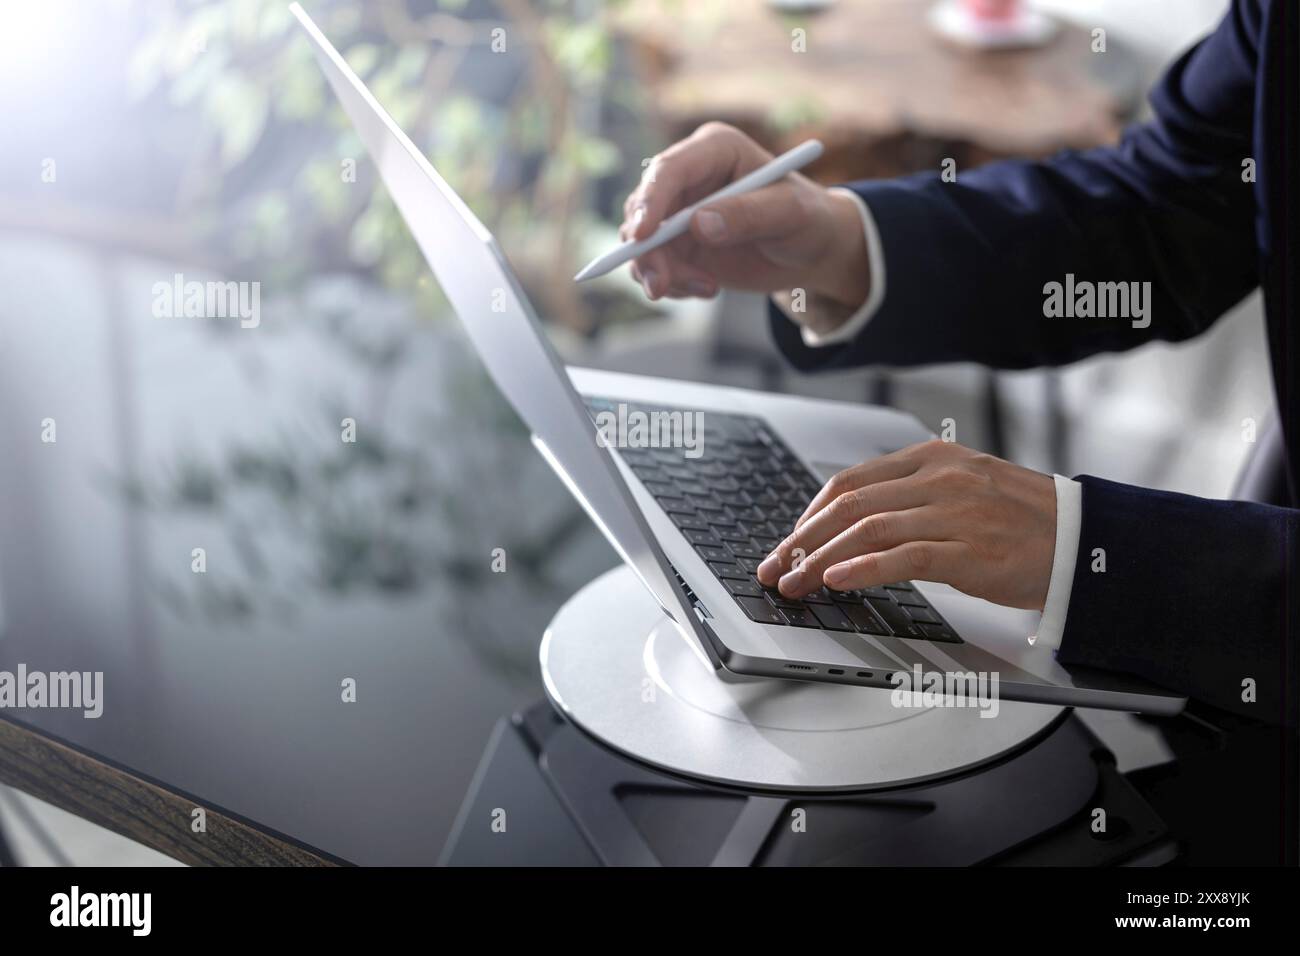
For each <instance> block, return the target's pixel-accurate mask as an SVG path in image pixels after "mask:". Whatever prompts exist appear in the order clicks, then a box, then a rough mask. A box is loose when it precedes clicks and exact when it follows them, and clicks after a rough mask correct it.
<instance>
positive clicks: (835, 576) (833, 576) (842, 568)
mask: <svg viewBox="0 0 1300 956" xmlns="http://www.w3.org/2000/svg"><path fill="white" fill-rule="evenodd" d="M822 580H823V581H825V582H826V584H827V585H828V586H829V587H833V588H837V587H839V586H840V585H841V584H846V583H847V582H848V580H849V566H848V565H847V564H836V565H832V566H831V567H829V568H827V569H826V574H825V575H824V576H823V578H822Z"/></svg>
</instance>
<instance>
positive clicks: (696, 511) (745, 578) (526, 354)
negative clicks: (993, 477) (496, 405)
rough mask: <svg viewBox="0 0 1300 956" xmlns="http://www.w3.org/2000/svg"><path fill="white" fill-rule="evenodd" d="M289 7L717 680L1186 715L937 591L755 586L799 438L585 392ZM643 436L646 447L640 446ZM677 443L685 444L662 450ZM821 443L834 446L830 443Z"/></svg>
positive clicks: (482, 319) (315, 34)
mask: <svg viewBox="0 0 1300 956" xmlns="http://www.w3.org/2000/svg"><path fill="white" fill-rule="evenodd" d="M290 9H291V10H292V12H293V14H294V16H295V17H297V19H298V21H299V23H300V24H301V25H302V27H303V29H304V30H305V31H306V33H307V35H308V37H309V38H310V40H311V42H312V45H313V48H314V52H315V54H316V58H317V61H318V62H319V64H320V67H321V69H322V70H323V72H324V73H325V76H326V78H327V79H328V81H329V84H330V86H331V87H332V88H333V90H334V93H335V94H336V96H337V97H338V99H339V101H340V103H341V104H342V106H343V109H344V111H345V112H346V113H347V115H348V117H349V118H350V120H351V122H352V124H353V126H354V127H355V128H356V131H357V133H358V135H359V136H360V139H361V141H362V143H363V144H364V145H365V148H366V150H367V152H368V153H369V155H370V157H371V159H372V160H373V161H374V163H375V166H376V168H377V170H378V172H379V175H380V177H381V179H382V180H383V182H384V184H385V186H386V187H387V189H388V191H389V193H390V194H391V196H392V198H393V201H394V203H395V204H396V206H397V208H398V210H399V211H400V213H401V215H402V217H403V219H404V220H405V221H406V224H407V226H408V227H409V228H410V230H411V232H412V234H413V235H414V237H415V240H416V242H417V244H418V245H419V247H420V250H421V252H422V253H423V254H424V257H425V259H426V260H427V262H428V264H429V266H430V268H431V269H432V270H433V273H434V275H435V277H436V278H437V280H438V282H439V283H440V284H441V286H442V288H443V290H444V292H445V293H446V295H447V298H448V300H449V301H450V302H451V304H452V307H453V308H454V310H455V311H456V313H457V315H458V316H459V318H460V320H461V322H462V324H463V325H464V327H465V330H466V332H467V334H468V337H469V340H470V342H471V344H472V345H473V347H474V349H475V350H476V352H477V353H478V356H479V357H480V359H481V360H482V362H483V364H484V366H485V367H486V369H487V372H488V374H489V375H490V376H491V378H492V380H493V381H494V382H495V384H496V386H497V388H499V389H500V391H501V392H502V394H503V395H504V396H505V397H506V399H507V400H508V401H509V402H510V403H511V405H513V407H514V409H515V411H516V412H517V413H518V414H519V416H520V417H521V418H522V419H523V421H524V422H525V423H526V424H527V426H528V427H529V429H530V430H531V432H532V439H533V444H534V446H535V447H536V448H537V450H538V452H539V453H540V454H541V455H542V456H543V457H544V458H545V459H546V461H547V462H548V463H549V464H550V466H551V467H552V468H553V469H554V471H555V473H556V474H557V475H558V476H559V477H560V479H561V480H562V481H563V482H564V484H565V486H566V487H567V489H568V490H569V491H570V493H571V494H572V495H573V496H574V498H575V499H576V500H577V501H578V502H579V503H580V504H581V506H582V507H583V509H584V510H585V511H586V513H587V514H588V515H589V516H590V518H591V520H592V521H593V522H595V524H596V525H597V527H598V528H599V529H600V531H601V532H602V533H603V534H604V536H605V537H606V538H607V539H608V541H609V542H610V544H611V545H613V547H614V549H615V550H616V551H617V553H618V554H619V556H620V557H621V558H622V560H623V561H624V562H626V563H627V565H628V566H629V567H631V568H632V569H633V571H634V572H635V573H636V575H637V577H638V578H639V579H640V581H641V583H642V584H643V585H644V586H645V588H646V589H647V590H648V591H649V592H650V594H652V595H653V596H654V598H655V599H656V601H657V602H658V603H659V605H660V607H661V608H662V609H663V612H664V614H665V615H667V616H668V617H669V618H670V619H671V620H672V621H673V622H675V623H676V625H677V626H678V628H679V629H680V631H681V633H682V636H683V638H684V639H686V640H688V641H691V642H693V643H694V644H695V646H696V649H697V650H698V652H699V656H700V657H701V659H702V660H703V661H705V662H706V663H707V665H708V666H710V667H712V668H714V669H715V670H716V672H717V674H718V677H719V678H720V679H733V680H734V679H744V678H781V679H787V680H803V681H826V682H834V683H844V684H858V685H862V686H864V687H878V688H889V689H895V688H898V687H899V686H905V687H908V686H910V688H911V689H912V690H916V691H919V690H921V688H920V687H917V686H911V685H908V684H906V683H905V679H906V680H907V681H914V679H915V677H916V676H917V675H926V676H929V675H948V676H952V675H969V674H980V675H983V674H994V675H997V678H998V686H999V695H1000V697H1002V698H1004V699H1007V700H1024V701H1034V702H1041V703H1050V704H1063V705H1078V706H1090V707H1102V708H1109V709H1116V710H1127V711H1141V712H1147V713H1154V714H1173V713H1177V712H1178V711H1179V710H1181V709H1182V707H1183V705H1184V704H1185V703H1186V698H1184V697H1182V696H1180V695H1177V694H1173V693H1170V692H1168V691H1166V690H1163V689H1161V688H1159V687H1156V686H1154V685H1152V684H1150V683H1148V682H1146V681H1143V680H1140V679H1138V678H1131V677H1128V676H1125V675H1119V674H1112V673H1108V672H1094V671H1085V670H1082V669H1067V668H1065V667H1063V666H1061V665H1059V664H1058V663H1057V662H1056V660H1055V656H1054V654H1053V652H1052V651H1050V650H1048V649H1045V648H1034V647H1033V646H1032V645H1031V644H1030V642H1029V641H1028V640H1027V639H1026V635H1025V634H1023V633H1002V634H997V635H994V636H990V635H989V634H988V633H987V632H986V631H983V630H981V631H980V632H979V633H978V634H976V633H963V632H962V630H961V629H959V628H958V627H955V626H954V624H953V623H952V622H951V621H950V619H949V618H950V615H949V614H947V613H945V608H946V607H949V606H950V605H951V606H953V607H955V606H956V605H955V604H952V603H951V602H954V601H956V600H957V599H958V598H960V599H963V600H966V601H973V600H975V599H973V598H969V597H967V596H964V595H957V594H956V593H955V592H951V591H950V590H946V589H943V588H941V587H937V586H926V587H920V586H917V585H916V584H915V583H913V582H908V581H899V582H895V583H892V584H887V585H884V586H882V587H875V588H866V589H862V590H857V591H848V592H835V591H830V590H827V589H824V588H823V589H822V590H820V591H818V592H817V593H815V594H812V595H810V596H808V597H807V598H804V599H803V600H799V601H789V600H785V599H784V598H782V597H781V595H779V594H778V593H776V592H775V591H773V590H770V589H768V588H765V587H764V586H762V585H761V584H759V582H758V581H757V579H756V578H755V576H754V571H755V568H756V567H757V565H758V562H759V561H761V560H762V559H763V557H765V556H766V554H767V553H768V552H769V551H770V550H771V549H772V548H773V547H775V545H776V544H777V543H778V542H779V541H780V540H781V539H782V538H783V537H784V536H785V535H786V534H787V533H788V532H789V530H790V529H791V527H792V526H793V523H794V520H795V519H796V518H797V517H799V515H800V514H801V513H802V510H803V508H804V506H805V505H806V504H807V503H808V501H809V500H811V498H812V497H813V495H814V494H815V493H816V492H817V491H818V489H819V488H820V487H821V485H822V481H821V480H820V479H819V477H818V476H817V475H815V474H814V472H813V470H812V469H811V468H810V467H809V466H808V462H807V461H806V460H805V458H804V457H803V456H801V455H800V454H799V453H798V452H797V451H796V450H795V448H796V447H797V443H795V442H792V441H790V440H788V439H790V438H791V435H790V434H789V433H788V430H787V431H785V432H783V431H782V430H781V429H780V428H777V427H775V426H774V425H773V423H772V422H771V421H770V420H768V418H767V417H766V416H764V415H763V414H762V408H763V402H762V396H761V393H751V394H752V395H753V396H754V398H753V400H752V401H748V402H741V403H732V405H733V407H732V408H730V409H727V408H701V407H691V406H690V405H686V404H682V403H680V402H675V401H674V400H673V398H672V394H671V386H668V388H667V393H666V394H664V395H662V397H659V398H656V399H655V400H654V401H651V402H647V401H645V400H644V396H643V400H642V401H632V400H629V399H628V396H626V395H620V394H607V393H605V394H600V393H592V394H583V393H580V392H579V390H578V389H577V388H575V387H574V384H573V382H572V381H571V378H570V376H569V374H568V372H567V371H566V369H565V367H564V365H563V364H562V362H561V361H560V359H559V357H558V356H557V355H556V353H555V351H554V349H553V348H552V347H551V345H550V343H549V341H548V339H547V337H546V335H545V333H544V332H543V330H542V328H541V325H540V323H539V321H538V319H537V316H536V315H535V314H534V312H533V309H532V306H531V305H530V303H529V301H528V297H527V296H526V295H525V293H524V291H523V289H522V287H521V286H520V283H519V281H518V280H517V278H516V276H515V273H514V272H513V270H512V269H511V267H510V264H509V262H508V261H507V259H506V257H505V255H504V254H503V252H502V251H501V249H500V247H499V246H498V245H497V242H496V240H495V239H494V238H493V236H492V234H491V233H490V232H489V231H488V230H487V229H486V228H485V227H484V226H483V224H482V223H481V222H480V221H479V220H478V218H477V217H476V216H475V215H474V213H473V212H472V211H471V210H470V209H469V207H468V206H466V205H465V203H464V202H463V201H462V200H461V198H460V197H459V196H458V195H457V194H456V193H455V191H454V190H453V189H452V188H451V187H450V186H449V185H448V184H447V183H446V182H445V181H444V180H443V178H442V177H441V176H440V175H439V174H438V172H437V170H435V169H434V168H433V166H432V165H431V164H430V163H429V161H428V159H427V158H426V157H425V156H424V154H422V153H421V152H420V151H419V150H418V149H417V148H416V147H415V145H414V144H413V143H412V142H411V140H410V139H409V138H408V137H407V136H406V134H405V133H403V132H402V130H401V129H400V128H399V127H398V126H397V124H396V123H394V122H393V120H392V118H391V117H390V116H389V115H388V113H387V112H386V111H385V110H384V109H383V107H382V106H381V105H380V104H379V103H378V102H377V101H376V100H375V98H374V96H373V95H372V94H371V93H370V91H369V90H368V89H366V87H365V85H364V84H363V83H362V82H361V80H360V79H359V78H358V77H357V76H356V74H355V73H354V72H353V71H352V69H351V68H350V67H349V66H348V65H347V63H346V62H345V61H344V59H343V58H342V57H341V56H340V55H339V53H338V51H336V50H335V49H334V47H333V46H332V45H331V44H330V42H329V41H328V40H327V39H326V38H325V36H324V35H323V34H322V33H321V32H320V30H319V29H318V28H317V27H316V25H315V24H314V23H313V22H312V21H311V19H310V18H309V17H308V16H307V14H306V13H305V12H304V11H303V9H302V7H301V6H299V5H298V4H296V3H295V4H293V5H292V6H291V7H290ZM613 382H614V383H616V382H617V378H616V377H615V379H613ZM825 404H827V405H835V404H837V403H825ZM738 408H739V409H740V410H738ZM810 409H811V410H813V411H815V410H816V403H810ZM754 410H757V411H758V413H757V414H755V413H754ZM838 417H841V418H842V415H841V416H838ZM836 418H837V415H834V414H831V415H827V416H824V417H823V416H821V415H816V414H813V415H809V416H808V419H807V421H806V423H801V424H800V426H799V428H800V431H801V432H802V431H804V430H812V431H817V430H819V429H834V428H836V427H837V425H836V424H835V421H836ZM627 423H631V427H624V426H626V425H627ZM638 426H639V427H640V438H641V439H642V440H635V439H636V438H637V431H638ZM665 434H667V435H668V436H669V437H676V438H677V439H678V440H676V441H656V440H655V439H656V438H661V437H662V436H664V435H665ZM821 437H822V438H823V439H826V440H829V441H832V442H833V440H834V438H835V434H834V432H831V433H830V434H826V435H822V436H821ZM804 444H805V445H806V444H807V443H806V441H805V442H804ZM882 444H884V445H885V446H887V445H888V442H883V443H882ZM855 447H857V448H861V447H862V446H861V445H860V444H855ZM895 447H897V446H895ZM941 593H942V594H943V595H944V597H942V598H941V597H940V594H941ZM980 603H983V602H980Z"/></svg>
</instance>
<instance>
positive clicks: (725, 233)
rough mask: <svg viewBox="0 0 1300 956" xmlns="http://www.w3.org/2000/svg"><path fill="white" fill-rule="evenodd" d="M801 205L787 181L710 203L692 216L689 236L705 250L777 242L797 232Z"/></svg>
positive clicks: (801, 216) (796, 194)
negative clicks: (748, 243)
mask: <svg viewBox="0 0 1300 956" xmlns="http://www.w3.org/2000/svg"><path fill="white" fill-rule="evenodd" d="M804 208H805V207H804V205H803V201H802V200H801V199H800V197H799V193H798V192H797V191H796V188H795V186H794V185H793V184H792V183H790V182H789V181H788V180H782V181H780V182H776V183H772V184H771V185H770V186H764V187H762V188H761V189H755V190H754V191H753V192H748V193H742V194H741V195H739V196H731V197H729V198H727V199H720V200H718V201H717V202H711V203H709V204H708V205H707V206H705V207H704V208H703V209H700V210H697V211H696V213H695V214H694V215H693V216H691V235H692V236H694V237H695V240H696V241H697V242H699V243H701V244H703V245H704V246H706V247H707V246H712V247H724V246H735V245H740V244H742V243H746V242H757V241H759V240H762V239H776V238H780V237H782V236H787V235H789V234H790V233H791V232H792V231H793V230H794V229H797V228H798V227H799V225H800V223H801V220H802V218H803V217H804V216H805V212H804Z"/></svg>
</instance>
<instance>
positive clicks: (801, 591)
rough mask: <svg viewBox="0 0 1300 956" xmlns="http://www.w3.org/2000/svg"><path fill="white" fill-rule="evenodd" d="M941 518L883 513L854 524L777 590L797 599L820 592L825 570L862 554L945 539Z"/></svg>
mask: <svg viewBox="0 0 1300 956" xmlns="http://www.w3.org/2000/svg"><path fill="white" fill-rule="evenodd" d="M943 525H944V521H943V516H942V515H941V514H939V512H938V509H936V508H931V507H921V508H909V509H907V510H906V511H885V512H881V513H880V514H874V515H869V516H868V517H866V518H862V519H861V520H859V521H856V522H854V523H853V524H851V525H850V526H849V527H847V528H845V529H844V530H843V531H841V532H840V533H839V534H838V535H836V536H835V537H834V538H832V539H831V540H830V541H828V542H826V543H825V544H824V545H822V546H821V547H819V548H817V549H816V550H815V551H813V552H812V553H810V554H809V555H808V557H807V558H805V559H804V560H803V561H801V562H799V564H798V566H797V567H793V568H791V569H790V571H789V572H787V573H786V574H785V575H784V576H782V578H781V580H780V583H779V584H778V588H779V590H780V591H781V593H782V594H784V595H785V596H786V597H790V598H800V597H803V596H804V595H806V594H811V593H812V592H813V591H816V590H817V589H818V588H820V587H821V586H822V585H823V584H824V583H825V581H824V580H823V575H824V574H825V573H826V570H827V569H828V568H831V567H834V566H835V565H838V564H841V563H843V562H846V561H849V560H851V559H853V558H856V557H858V556H859V555H862V554H871V553H874V552H877V551H887V550H889V549H890V548H895V547H898V546H899V545H901V544H907V543H908V542H909V541H929V540H939V539H942V538H944V537H946V536H945V535H944V533H943V532H944V527H943Z"/></svg>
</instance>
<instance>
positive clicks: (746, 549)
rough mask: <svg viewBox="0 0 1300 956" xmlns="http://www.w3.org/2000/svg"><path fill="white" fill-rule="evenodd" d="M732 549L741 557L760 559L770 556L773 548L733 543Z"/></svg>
mask: <svg viewBox="0 0 1300 956" xmlns="http://www.w3.org/2000/svg"><path fill="white" fill-rule="evenodd" d="M731 550H732V551H733V552H734V553H735V554H736V556H737V557H740V558H758V559H759V560H760V561H761V560H762V559H763V558H765V557H767V556H768V553H769V552H770V550H771V549H768V550H767V551H764V550H763V549H762V548H755V547H754V546H753V545H748V544H733V545H731Z"/></svg>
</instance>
